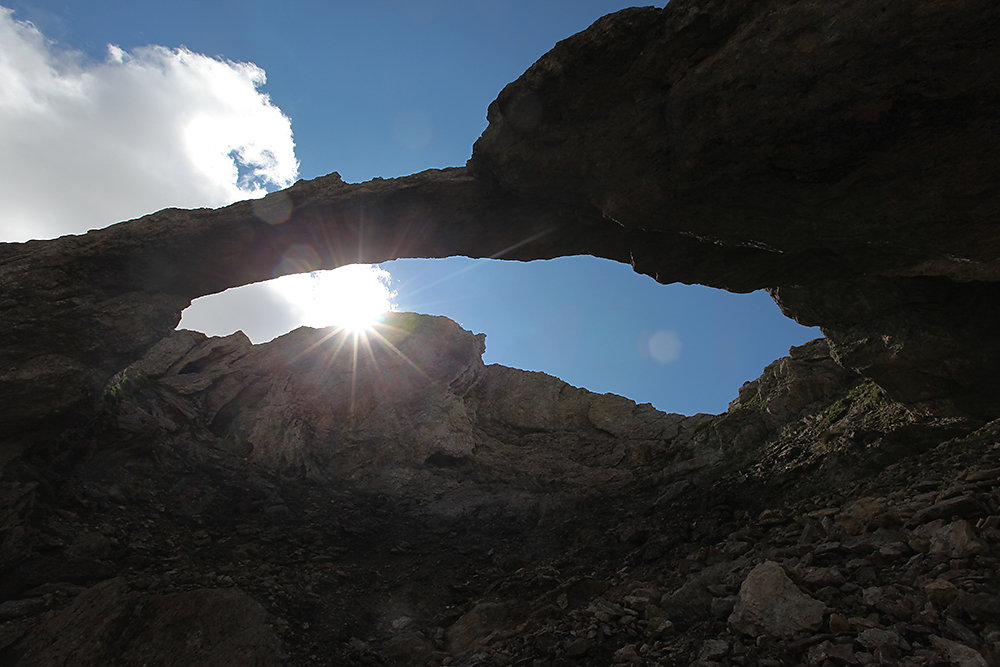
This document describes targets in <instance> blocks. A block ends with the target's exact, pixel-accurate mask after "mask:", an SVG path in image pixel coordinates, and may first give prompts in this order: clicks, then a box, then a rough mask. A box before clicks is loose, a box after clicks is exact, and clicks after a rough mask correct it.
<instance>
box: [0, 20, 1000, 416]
mask: <svg viewBox="0 0 1000 667" xmlns="http://www.w3.org/2000/svg"><path fill="white" fill-rule="evenodd" d="M998 27H1000V11H998V9H997V7H996V5H995V3H993V2H991V1H990V0H957V1H956V2H950V3H933V2H928V1H926V0H903V1H900V2H896V3H892V4H891V5H886V6H880V5H878V6H877V5H871V3H866V2H862V1H861V0H837V1H835V2H830V1H828V0H824V1H823V2H818V1H815V2H813V1H809V2H791V1H789V0H781V1H778V0H776V1H775V2H769V3H723V2H717V3H708V4H706V3H703V2H694V1H693V0H692V1H687V0H674V1H673V2H671V3H669V4H668V5H667V6H666V7H665V8H663V9H655V8H646V9H633V10H624V11H622V12H619V13H617V14H613V15H610V16H608V17H605V18H603V19H601V20H599V21H598V22H597V23H595V24H594V26H592V27H591V28H590V29H588V30H587V31H584V32H583V33H580V34H579V35H576V36H574V37H572V38H570V39H567V40H564V41H563V42H560V43H559V44H558V45H557V46H556V47H555V48H554V49H553V50H552V51H551V52H550V53H548V54H546V55H545V56H544V57H543V58H542V59H540V60H539V62H538V63H536V64H535V65H534V66H532V67H531V68H530V69H529V70H528V71H527V72H526V73H525V74H524V75H523V76H522V77H521V78H520V79H518V81H515V82H514V83H512V84H510V85H509V86H507V87H506V88H505V89H504V90H503V91H502V92H501V93H500V96H499V98H498V99H497V101H496V102H494V103H493V104H492V105H491V106H490V110H489V120H490V126H489V127H488V128H487V130H486V132H485V133H484V135H483V137H482V138H481V139H480V140H479V141H478V142H477V143H476V146H475V149H474V152H473V157H472V160H471V161H470V163H469V165H468V166H467V167H462V168H455V169H447V170H441V171H429V172H423V173H420V174H415V175H413V176H409V177H406V178H401V179H394V180H379V179H376V180H374V181H370V182H368V183H362V184H346V183H343V182H342V181H341V180H340V178H339V177H338V176H337V175H335V174H334V175H331V176H327V177H323V178H319V179H315V180H313V181H303V182H299V183H297V184H295V185H294V186H292V187H291V188H289V189H288V190H286V191H284V192H283V193H278V194H273V195H270V196H269V198H268V199H265V201H264V202H257V203H256V204H254V203H251V202H241V203H237V204H234V205H232V206H229V207H226V208H222V209H218V210H206V209H201V210H195V211H180V210H166V211H161V212H159V213H155V214H153V215H150V216H146V217H145V218H142V219H140V220H137V221H133V222H130V223H124V224H121V225H116V226H113V227H110V228H108V229H105V230H100V231H97V232H91V233H89V234H87V235H84V236H74V237H64V238H62V239H57V240H54V241H38V242H29V243H25V244H4V245H3V246H0V280H2V284H3V285H4V293H3V294H2V304H0V307H2V309H3V313H4V318H5V328H4V330H3V332H2V333H0V344H2V349H3V352H2V353H0V361H2V362H3V364H2V371H0V372H2V373H3V375H2V377H0V386H2V390H0V401H2V404H3V405H4V408H3V411H2V412H0V423H3V424H4V425H5V427H8V429H16V428H17V425H18V424H22V425H23V424H25V423H32V422H34V421H35V420H38V419H41V418H43V417H46V416H48V415H51V414H53V413H65V414H73V413H74V411H75V410H77V409H79V408H80V406H82V405H85V404H87V403H88V402H89V401H92V400H93V399H94V397H95V395H96V394H97V393H98V392H99V391H100V388H101V387H102V386H103V383H104V382H105V381H106V380H107V378H108V377H109V376H110V375H111V374H112V373H114V372H115V371H116V370H117V369H119V368H121V367H123V366H124V365H126V364H127V363H128V362H130V361H132V360H133V359H135V358H136V357H137V356H138V355H139V354H141V353H142V351H144V350H145V349H148V347H149V346H150V345H152V344H153V343H154V342H155V341H156V340H159V339H160V338H161V337H162V336H164V335H166V334H167V333H168V332H169V331H170V330H172V329H173V327H174V326H175V325H176V323H177V320H178V318H179V313H180V312H181V310H182V309H183V308H184V307H186V306H187V304H188V303H189V302H190V300H191V299H192V298H195V297H197V296H202V295H205V294H211V293H214V292H218V291H221V290H224V289H226V288H228V287H233V286H237V285H242V284H247V283H250V282H255V281H259V280H263V279H267V278H271V277H274V276H275V275H278V274H280V273H281V272H283V271H285V272H287V271H288V270H290V268H289V266H290V265H288V264H287V263H286V264H284V265H283V264H282V258H283V257H284V256H285V254H286V253H288V252H290V251H293V250H294V249H295V248H296V247H309V248H312V249H313V251H314V252H315V253H316V257H315V258H314V260H315V262H316V264H317V266H315V267H312V268H334V267H336V266H339V265H342V264H346V263H353V262H359V261H360V262H380V261H384V260H386V259H390V258H394V257H441V256H448V255H454V254H461V255H466V256H469V257H504V258H508V259H522V260H523V259H539V258H550V257H555V256H559V255H567V254H592V255H595V256H598V257H605V258H608V259H613V260H616V261H622V262H627V263H629V264H631V265H632V266H633V267H634V268H635V269H636V270H637V271H639V272H642V273H646V274H648V275H651V276H653V277H654V278H655V279H656V280H658V281H660V282H663V283H668V282H675V281H680V282H690V283H700V284H704V285H709V286H714V287H721V288H723V289H728V290H732V291H748V290H752V289H758V288H768V289H769V290H771V292H772V294H774V295H775V297H776V299H777V300H778V302H779V304H780V305H781V306H782V308H783V310H784V312H785V313H786V314H788V315H790V316H792V317H794V318H795V319H797V320H799V321H801V322H802V323H805V324H818V325H820V326H822V327H823V330H824V332H825V333H826V334H827V336H828V337H829V338H830V340H831V342H832V344H833V354H834V355H835V357H837V358H838V359H839V360H840V361H841V362H842V363H844V364H845V365H847V366H850V367H853V368H856V369H858V370H860V371H862V372H864V373H866V374H868V375H869V376H870V377H873V378H874V379H875V380H876V381H878V382H879V383H881V384H882V385H883V386H884V387H885V388H886V389H887V390H888V391H889V392H890V393H891V394H892V395H893V396H894V397H896V398H898V399H900V400H903V401H904V402H907V403H909V404H910V405H912V406H915V407H919V408H922V409H929V410H933V411H936V412H941V413H959V414H972V415H975V416H979V417H992V416H995V414H996V413H997V411H998V410H1000V403H998V400H1000V399H998V398H997V397H998V396H1000V362H998V361H997V360H998V359H1000V336H998V334H997V331H998V330H1000V326H998V325H1000V321H998V317H1000V316H998V315H997V314H996V312H997V311H996V309H995V304H996V303H997V301H998V297H1000V289H998V287H997V282H996V281H997V279H998V277H1000V263H998V262H997V259H996V258H997V256H998V250H1000V240H998V237H997V235H996V234H995V225H996V211H997V206H996V202H997V201H998V194H1000V193H998V188H1000V186H998V184H997V182H996V179H995V174H996V173H998V172H1000V144H998V142H1000V113H997V110H998V108H1000V89H998V87H997V86H996V83H995V82H996V81H998V80H1000V76H998V74H1000V44H998V43H997V42H996V40H995V39H994V38H993V36H994V35H995V34H996V31H997V29H998ZM970 62H975V63H976V66H975V67H970V65H969V63H970ZM286 213H287V218H286V215H285V214H286ZM283 266H284V267H285V268H282V267H283ZM299 270H302V267H301V266H299ZM40 392H41V393H43V394H44V395H46V396H48V398H49V400H48V401H46V402H45V404H44V407H39V406H40V405H41V404H40V403H39V401H38V399H37V397H38V396H39V395H40Z"/></svg>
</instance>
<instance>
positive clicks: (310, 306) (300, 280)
mask: <svg viewBox="0 0 1000 667" xmlns="http://www.w3.org/2000/svg"><path fill="white" fill-rule="evenodd" d="M391 280H392V276H391V275H390V274H389V272H388V271H386V270H385V269H383V268H381V267H379V266H377V265H371V264H352V265H350V266H343V267H341V268H339V269H334V270H332V271H312V272H310V273H300V274H296V275H291V276H283V277H281V278H278V279H277V280H275V281H274V282H273V285H274V289H275V290H277V291H278V293H280V294H281V295H282V296H283V297H284V298H285V299H287V300H288V302H289V303H290V304H291V305H292V307H293V308H294V309H295V310H296V311H297V312H298V315H299V316H300V317H301V319H302V323H303V324H305V325H306V326H310V327H317V328H322V327H331V326H335V327H339V328H341V329H347V330H348V331H352V332H355V333H360V332H365V331H368V330H370V329H371V328H372V327H373V326H374V325H375V324H376V322H378V320H379V319H380V318H381V317H382V315H384V314H385V313H387V312H389V311H392V310H395V304H394V303H393V299H394V298H395V297H396V292H395V291H393V290H392V289H391V287H390V284H391Z"/></svg>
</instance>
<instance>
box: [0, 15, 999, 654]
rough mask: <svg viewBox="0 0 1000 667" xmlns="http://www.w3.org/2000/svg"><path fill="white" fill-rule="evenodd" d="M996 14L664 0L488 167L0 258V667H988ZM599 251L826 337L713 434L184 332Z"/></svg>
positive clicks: (563, 74) (514, 116) (568, 392)
mask: <svg viewBox="0 0 1000 667" xmlns="http://www.w3.org/2000/svg"><path fill="white" fill-rule="evenodd" d="M998 28H1000V8H998V7H997V5H996V4H995V3H992V2H987V1H986V0H950V1H949V2H938V1H934V0H900V1H899V2H894V3H891V4H886V5H878V4H876V5H873V4H871V3H863V2H860V1H859V0H826V1H824V2H819V1H814V0H802V1H799V2H790V1H778V0H773V1H766V2H755V3H734V2H721V1H719V2H715V1H706V2H694V1H687V0H673V2H671V3H670V4H669V5H668V6H666V7H665V8H664V9H655V8H646V9H632V10H625V11H622V12H618V13H616V14H613V15H610V16H607V17H605V18H603V19H600V20H599V21H597V22H596V23H595V24H594V25H593V26H592V27H591V28H589V29H588V30H586V31H584V32H582V33H580V34H578V35H575V36H573V37H571V38H569V39H567V40H565V41H563V42H560V43H559V44H557V45H556V46H555V48H554V49H553V50H552V51H551V52H550V53H548V54H546V55H545V56H544V57H543V58H541V59H540V60H539V61H538V63H536V64H535V65H534V66H532V67H531V68H530V69H529V70H528V71H527V72H526V73H525V74H524V75H523V76H522V77H521V78H519V79H518V80H517V81H515V82H513V83H511V84H510V85H509V86H507V87H506V88H505V89H504V90H503V91H501V92H500V95H499V97H498V99H497V100H496V101H495V102H494V103H493V104H492V105H491V106H490V109H489V111H488V118H489V127H488V128H487V130H486V131H485V132H484V134H483V136H482V137H481V138H480V140H479V141H477V142H476V145H475V147H474V150H473V155H472V159H471V160H470V162H469V163H468V165H467V166H465V167H459V168H454V169H446V170H440V171H428V172H423V173H420V174H415V175H413V176H409V177H405V178H400V179H393V180H381V179H376V180H374V181H370V182H367V183H361V184H347V183H344V182H342V181H341V179H340V178H339V176H338V175H336V174H331V175H330V176H326V177H322V178H318V179H315V180H313V181H308V182H305V181H300V182H299V183H296V184H295V185H294V186H292V187H291V188H289V189H288V190H285V191H282V192H279V193H273V194H271V195H269V196H268V197H265V198H264V199H262V200H258V201H255V202H240V203H237V204H233V205H232V206H229V207H225V208H222V209H218V210H208V209H201V210H194V211H182V210H175V209H170V210H165V211H160V212H158V213H154V214H151V215H149V216H146V217H144V218H141V219H139V220H134V221H130V222H126V223H121V224H118V225H114V226H111V227H109V228H107V229H104V230H99V231H95V232H91V233H88V234H86V235H83V236H68V237H63V238H60V239H56V240H52V241H33V242H29V243H23V244H0V312H2V314H3V327H0V428H2V429H3V430H2V435H0V662H3V663H4V664H18V665H47V664H94V665H97V664H109V663H115V662H118V663H120V664H132V663H135V664H139V663H141V664H151V665H173V664H187V665H216V664H227V663H228V664H261V665H268V664H293V665H313V664H315V665H320V664H343V665H358V664H368V665H391V664H404V665H408V664H442V665H444V664H448V665H520V664H538V665H570V664H581V663H582V664H615V665H628V664H651V665H652V664H676V665H687V664H703V665H722V664H735V665H753V664H760V665H792V664H796V665H797V664H803V663H805V664H813V665H834V664H851V665H853V664H864V665H870V664H884V665H890V664H916V665H940V664H958V665H979V664H983V665H988V664H998V663H1000V609H998V602H997V600H998V598H997V595H996V591H997V590H1000V580H998V572H1000V560H998V559H1000V552H998V547H997V541H998V539H1000V482H998V480H1000V449H998V447H1000V445H998V442H1000V427H998V422H997V421H990V420H992V419H995V418H996V417H997V414H998V412H1000V402H998V401H1000V380H998V378H1000V372H998V371H1000V362H998V359H1000V349H998V348H1000V344H998V341H1000V337H998V333H997V332H998V327H997V325H998V324H1000V322H998V321H997V317H998V315H997V314H996V313H997V312H998V311H997V309H996V304H997V302H998V301H997V296H998V294H997V290H998V282H997V279H998V271H997V269H998V264H997V257H998V253H997V250H998V243H1000V241H998V238H1000V237H998V236H997V234H996V232H995V229H994V226H995V223H996V220H997V201H998V197H997V188H998V184H997V180H996V174H997V173H1000V169H998V167H1000V164H998V162H1000V157H998V156H1000V151H998V148H1000V146H998V142H1000V131H998V130H1000V128H998V127H997V125H998V124H1000V113H997V111H998V106H1000V105H998V89H997V85H996V81H998V80H1000V78H998V77H997V74H1000V72H998V71H997V70H998V69H1000V68H998V62H1000V58H998V50H1000V46H998V43H1000V42H998V41H997V40H996V39H995V35H996V34H997V32H998ZM454 254H462V255H467V256H471V257H502V258H507V259H517V260H530V259H537V258H550V257H556V256H560V255H570V254H592V255H595V256H599V257H606V258H610V259H614V260H617V261H621V262H628V263H630V264H631V265H632V266H633V267H634V268H635V269H636V270H637V271H639V272H641V273H646V274H648V275H651V276H653V277H654V278H656V279H657V280H659V281H660V282H663V283H669V282H675V281H681V282H692V283H701V284H705V285H711V286H715V287H721V288H724V289H729V290H733V291H748V290H753V289H758V288H767V289H769V290H770V292H771V294H772V295H773V296H774V297H775V299H776V300H777V301H778V303H779V305H781V307H782V309H783V310H784V312H785V313H786V314H788V315H790V316H792V317H794V318H796V319H798V320H799V321H801V322H803V323H807V324H819V325H820V326H821V327H822V328H823V331H824V334H825V335H826V338H825V339H822V340H818V341H813V342H812V343H808V344H806V345H803V346H800V347H797V348H793V349H792V350H791V351H790V354H789V357H787V358H784V359H780V360H777V361H775V362H774V363H773V364H771V365H770V366H768V368H766V369H764V372H763V373H762V375H761V377H760V378H759V379H757V380H755V381H752V382H748V383H747V384H745V385H744V386H743V387H742V388H741V389H740V390H739V395H738V397H737V398H736V399H735V400H734V401H733V402H732V404H731V405H730V407H729V410H728V411H727V412H726V413H724V414H721V415H716V416H712V415H694V416H688V417H685V416H681V415H671V414H664V413H661V412H658V411H657V410H654V409H653V408H652V407H651V406H648V405H645V406H643V405H636V404H635V403H633V402H632V401H629V400H628V399H625V398H622V397H618V396H613V395H603V396H601V395H597V394H593V393H591V392H588V391H586V390H584V389H578V388H574V387H571V386H569V385H567V384H566V383H563V382H561V381H560V380H558V379H556V378H553V377H550V376H547V375H544V374H540V373H529V372H525V371H518V370H515V369H509V368H504V367H501V366H485V365H483V363H482V360H481V354H482V352H483V345H484V340H483V337H482V335H481V334H474V333H471V332H467V331H463V330H462V329H460V328H459V327H458V326H457V325H455V323H453V322H451V321H450V320H447V319H446V318H434V317H428V316H421V315H414V314H395V315H393V316H391V317H389V318H388V319H387V321H386V323H385V325H384V326H383V327H381V328H380V329H379V330H378V335H377V336H371V337H369V338H367V339H354V338H353V337H352V336H349V335H347V334H345V333H343V332H337V331H334V330H320V331H317V330H311V329H299V330H297V331H293V332H291V333H289V334H287V335H285V336H283V337H281V338H279V339H276V340H275V341H272V342H271V343H268V344H265V345H258V346H254V345H251V344H250V343H249V341H248V340H247V339H246V338H245V336H243V335H242V334H234V335H233V336H229V337H226V338H208V337H205V336H203V335H201V334H196V333H193V332H186V331H176V332H175V331H173V330H174V328H175V326H176V324H177V322H178V320H179V317H180V311H181V310H182V309H183V308H184V307H186V306H187V305H188V304H189V303H190V301H191V299H193V298H196V297H198V296H202V295H206V294H211V293H215V292H219V291H221V290H224V289H226V288H228V287H233V286H237V285H243V284H247V283H250V282H255V281H258V280H264V279H267V278H271V277H274V276H278V275H283V274H287V273H294V272H300V271H306V270H311V269H317V268H332V267H335V266H339V265H342V264H346V263H352V262H376V261H382V260H386V259H391V258H396V257H441V256H449V255H454Z"/></svg>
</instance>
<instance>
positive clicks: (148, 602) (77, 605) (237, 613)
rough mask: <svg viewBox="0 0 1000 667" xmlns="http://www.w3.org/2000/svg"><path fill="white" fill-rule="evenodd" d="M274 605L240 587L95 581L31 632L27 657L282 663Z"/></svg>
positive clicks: (53, 661)
mask: <svg viewBox="0 0 1000 667" xmlns="http://www.w3.org/2000/svg"><path fill="white" fill-rule="evenodd" d="M268 620H269V619H268V617H267V612H265V611H264V608H263V607H261V606H260V605H259V604H257V602H255V601H254V600H253V598H251V597H250V596H248V595H246V594H245V593H243V592H242V591H240V590H239V589H236V588H228V589H196V590H191V591H184V592H178V593H168V594H144V593H142V592H137V591H131V590H129V585H128V583H127V582H126V581H125V580H123V579H109V580H108V581H105V582H102V583H100V584H97V585H95V586H92V587H90V588H88V589H86V590H85V591H83V592H82V593H80V594H79V595H78V596H77V597H76V599H75V600H74V601H73V603H72V604H70V605H69V606H68V607H66V608H65V609H63V610H62V611H60V612H59V613H58V614H56V615H54V616H52V617H51V618H49V619H47V620H46V621H45V622H44V623H43V624H42V625H41V626H40V627H39V628H38V629H36V630H35V631H33V632H32V633H31V634H30V635H29V636H28V638H27V640H26V643H27V644H28V645H29V646H31V647H32V648H31V649H30V650H29V651H28V652H27V653H26V654H25V655H24V656H23V658H22V659H21V661H22V662H23V663H24V664H36V665H94V666H95V667H96V666H98V665H109V664H134V665H177V666H178V667H180V666H182V665H204V666H205V667H209V666H214V665H253V666H255V667H266V666H269V665H280V664H282V657H283V656H282V655H281V643H280V641H279V639H278V637H277V635H276V634H275V632H274V630H273V628H272V627H271V625H270V624H269V622H268Z"/></svg>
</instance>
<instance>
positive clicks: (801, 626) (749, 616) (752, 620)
mask: <svg viewBox="0 0 1000 667" xmlns="http://www.w3.org/2000/svg"><path fill="white" fill-rule="evenodd" d="M825 611H826V607H825V605H824V604H823V603H822V602H820V601H819V600H814V599H813V598H811V597H809V596H808V595H805V594H804V593H802V591H800V590H799V589H798V587H796V586H795V584H794V583H793V582H792V580H791V579H789V578H788V575H787V574H785V571H784V570H783V569H782V567H781V566H780V565H778V564H777V563H775V562H774V561H765V562H763V563H761V564H760V565H758V566H757V567H755V568H754V569H753V570H751V571H750V573H749V574H748V575H747V578H746V580H744V582H743V585H742V586H741V587H740V593H739V596H738V597H737V598H736V607H735V609H733V613H732V614H731V615H730V616H729V627H731V628H732V629H733V630H734V631H736V632H740V633H743V634H747V635H751V636H755V637H757V636H760V635H770V636H775V637H791V636H793V635H795V634H796V633H798V632H802V631H806V630H812V631H815V630H818V629H819V628H820V626H821V625H822V624H823V615H824V613H825Z"/></svg>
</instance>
